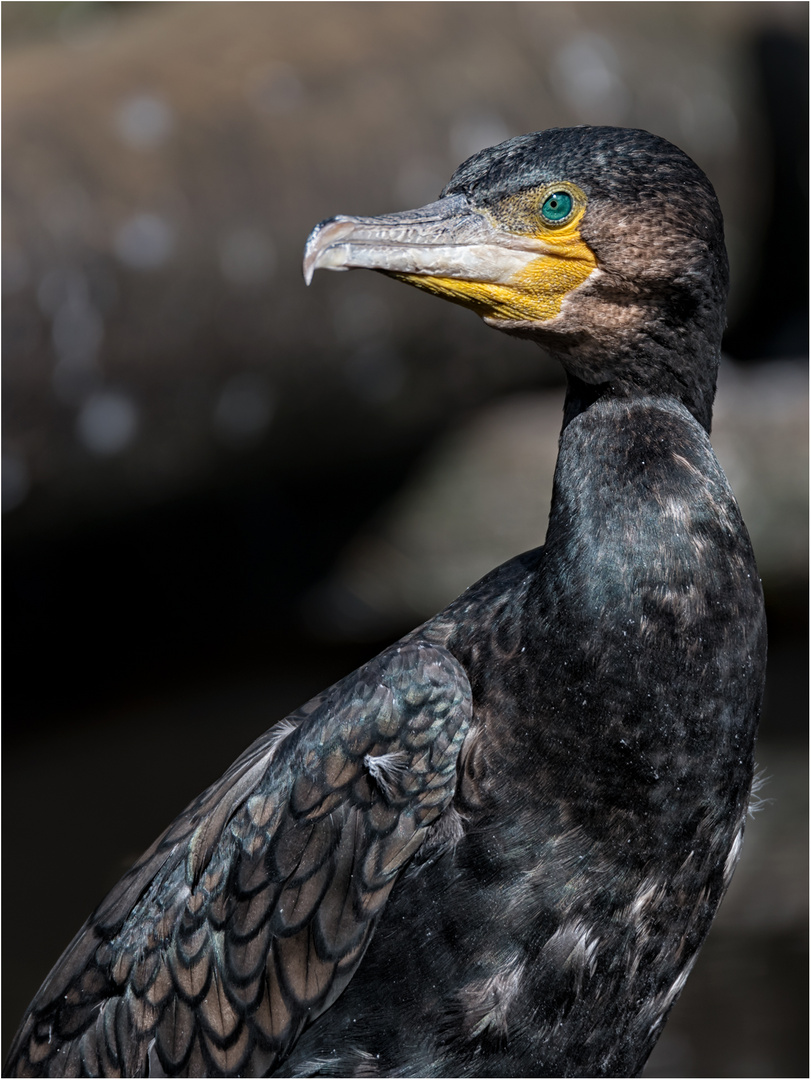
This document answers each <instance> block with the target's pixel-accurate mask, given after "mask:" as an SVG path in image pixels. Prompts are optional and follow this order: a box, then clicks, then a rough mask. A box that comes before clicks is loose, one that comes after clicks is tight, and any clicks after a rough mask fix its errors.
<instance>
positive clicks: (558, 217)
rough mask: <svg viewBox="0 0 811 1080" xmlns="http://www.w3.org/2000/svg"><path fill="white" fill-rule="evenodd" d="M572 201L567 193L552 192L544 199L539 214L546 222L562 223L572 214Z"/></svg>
mask: <svg viewBox="0 0 811 1080" xmlns="http://www.w3.org/2000/svg"><path fill="white" fill-rule="evenodd" d="M573 205H574V201H573V199H572V197H571V195H570V194H569V192H568V191H553V192H552V194H551V195H547V197H546V198H545V199H544V203H543V206H542V207H541V213H542V214H543V216H544V217H545V218H546V220H547V221H553V222H556V221H563V219H564V218H567V217H568V216H569V214H571V212H572V206H573Z"/></svg>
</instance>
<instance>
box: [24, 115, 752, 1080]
mask: <svg viewBox="0 0 811 1080" xmlns="http://www.w3.org/2000/svg"><path fill="white" fill-rule="evenodd" d="M317 266H327V267H333V268H337V269H345V268H350V267H354V266H366V267H369V268H372V269H379V270H382V271H384V272H386V273H389V274H392V275H394V276H396V277H398V278H402V279H404V280H406V281H409V282H410V283H412V284H415V285H417V286H419V287H421V288H426V289H429V290H430V291H433V292H437V293H439V294H440V295H444V296H446V297H448V298H450V299H453V300H455V301H457V302H461V303H464V304H466V305H468V306H470V307H472V308H474V310H476V311H478V312H479V313H480V314H482V315H483V317H484V318H485V319H486V320H487V321H488V322H489V323H491V324H492V325H495V326H497V327H499V328H501V329H505V330H507V331H508V332H510V333H517V334H522V335H525V336H531V337H533V338H535V339H536V340H537V341H539V342H540V343H541V344H542V345H543V346H544V347H545V348H547V349H549V350H550V351H552V352H553V353H555V354H556V355H557V356H558V357H559V358H560V360H561V362H562V363H563V365H564V367H565V369H566V372H567V376H568V381H569V386H568V392H567V396H566V404H565V409H564V426H563V431H562V434H561V439H560V454H559V459H558V466H557V471H556V474H555V486H554V495H553V501H552V510H551V514H550V520H549V529H548V533H547V537H546V544H545V546H544V547H542V548H538V549H536V550H534V551H530V552H527V553H526V554H524V555H521V556H519V557H518V558H516V559H513V560H512V561H510V562H508V563H506V564H505V565H503V566H501V567H499V568H498V569H496V570H494V571H493V572H492V573H491V574H488V575H487V577H485V578H484V579H483V580H482V581H480V582H478V583H477V584H475V585H473V586H471V588H470V589H468V590H467V592H465V593H464V594H463V595H462V596H461V597H459V599H458V600H456V601H454V602H453V603H452V604H451V605H449V607H448V608H446V610H445V611H443V612H441V613H440V614H439V615H437V616H436V617H434V618H433V619H430V620H429V621H428V622H426V623H425V624H424V625H423V626H421V627H419V628H417V629H416V630H415V631H413V632H412V633H411V634H409V635H408V636H407V637H405V638H403V639H402V640H401V641H399V642H397V643H396V644H395V645H393V646H392V647H391V648H390V649H388V650H386V651H385V652H383V653H381V654H380V655H379V656H378V657H376V658H375V659H374V660H372V661H370V662H369V663H368V664H366V665H365V666H364V667H362V668H361V669H360V670H359V671H357V672H355V673H354V674H352V675H350V676H348V677H347V678H346V679H344V680H342V681H341V682H339V683H337V684H336V685H335V686H334V687H332V688H331V689H329V690H327V691H325V692H324V693H323V694H321V695H320V696H319V697H318V698H316V699H314V700H313V701H312V702H310V703H309V704H308V705H306V706H304V708H302V709H301V710H300V711H299V712H297V713H294V714H293V715H292V716H291V717H289V718H288V719H287V720H286V721H284V722H282V724H281V725H277V726H276V727H275V728H272V729H271V730H270V731H269V732H268V733H267V734H265V735H264V736H262V737H261V738H260V739H259V740H257V742H256V743H254V745H253V746H252V747H250V748H249V750H247V751H246V753H245V754H244V755H243V756H242V757H241V758H240V759H239V760H238V761H237V762H236V763H235V764H234V765H233V766H232V768H231V769H230V770H229V771H228V772H227V773H226V774H225V776H224V777H223V778H222V779H221V780H220V781H219V782H218V783H217V784H215V785H214V786H213V787H211V788H210V789H209V790H208V791H207V792H205V793H204V794H203V795H202V796H201V797H200V799H198V800H197V802H195V803H194V804H193V805H192V806H191V807H189V809H188V810H187V811H186V812H185V813H184V814H183V815H181V817H180V818H179V819H178V820H177V821H176V822H175V823H174V824H173V825H172V826H171V827H170V829H169V830H168V832H167V833H165V834H164V835H163V837H161V838H160V839H159V840H158V841H157V843H156V844H155V845H154V846H153V847H152V848H151V849H150V851H148V852H147V853H146V855H145V856H144V857H143V859H142V860H141V862H140V863H139V864H138V865H137V866H136V867H135V868H134V869H133V870H132V871H130V873H129V874H128V875H127V876H126V877H125V878H124V879H123V881H122V882H121V883H120V884H119V885H118V886H117V887H116V889H114V890H113V892H112V893H111V894H110V896H109V897H108V898H107V899H106V900H105V901H104V902H103V903H102V905H101V906H100V908H99V909H98V910H97V911H96V912H95V914H94V915H93V916H92V917H91V919H90V920H89V922H88V923H87V925H86V926H85V927H84V928H83V929H82V930H81V931H80V932H79V934H78V935H77V937H76V938H75V939H74V941H73V943H72V944H71V945H70V947H69V948H68V950H67V951H66V953H65V954H64V955H63V957H62V959H61V960H60V961H59V963H58V964H57V966H56V967H55V968H54V970H53V972H52V973H51V975H50V976H49V978H48V980H47V981H46V983H45V984H44V986H43V987H42V989H41V990H40V992H39V994H38V995H37V997H36V998H35V1000H34V1002H33V1004H32V1005H31V1008H30V1010H29V1012H28V1014H27V1015H26V1017H25V1019H24V1021H23V1025H22V1027H21V1029H20V1032H19V1034H18V1036H17V1038H16V1040H15V1042H14V1045H13V1047H12V1050H11V1054H10V1057H9V1059H8V1062H7V1065H6V1069H7V1073H8V1074H9V1075H11V1074H15V1075H17V1074H19V1075H27V1074H31V1075H34V1074H42V1075H46V1074H47V1075H61V1074H62V1073H65V1074H66V1075H74V1074H79V1073H82V1072H84V1073H85V1074H88V1073H89V1074H102V1075H112V1074H114V1073H116V1072H123V1073H125V1074H127V1075H146V1074H147V1073H149V1075H166V1074H169V1075H192V1076H201V1075H204V1074H207V1075H223V1074H231V1075H246V1076H253V1075H258V1074H260V1073H271V1074H274V1075H281V1076H304V1075H327V1076H343V1075H364V1076H372V1075H398V1076H461V1075H469V1076H510V1075H516V1076H519V1075H521V1076H567V1075H574V1076H602V1075H618V1076H629V1075H634V1074H636V1073H637V1072H638V1071H639V1070H641V1068H642V1066H643V1065H644V1063H645V1060H646V1058H647V1056H648V1054H649V1053H650V1050H651V1048H652V1047H653V1044H654V1042H655V1041H656V1038H657V1037H658V1035H659V1033H660V1031H661V1028H662V1024H663V1021H664V1019H665V1016H666V1014H667V1012H668V1010H669V1008H670V1006H671V1005H672V1004H673V1002H674V1001H675V999H676V997H677V996H678V994H679V992H680V990H681V988H682V986H683V985H684V982H685V979H686V978H687V974H688V972H689V970H690V968H691V966H692V964H693V962H694V960H695V958H696V955H697V950H698V948H699V946H700V945H701V942H702V940H703V939H704V937H705V935H706V933H707V931H708V929H709V927H710V923H711V921H712V918H713V916H714V914H715V911H716V908H717V906H718V904H719V902H720V900H721V898H722V896H723V894H724V891H725V889H726V888H727V886H728V884H729V881H730V877H731V875H732V871H733V869H734V867H735V863H736V861H737V858H738V854H739V852H740V847H741V840H742V835H743V827H744V818H745V815H746V809H747V801H748V798H749V793H750V787H751V782H752V772H753V757H752V755H753V744H754V738H755V730H756V726H757V717H758V711H759V707H760V699H761V693H762V686H763V672H764V663H765V626H764V617H763V604H762V597H761V590H760V583H759V580H758V576H757V571H756V568H755V563H754V558H753V556H752V552H751V548H750V545H749V540H748V537H747V534H746V529H745V528H744V525H743V522H742V521H741V518H740V514H739V512H738V508H737V506H736V504H735V500H734V498H733V496H732V493H731V491H730V489H729V486H728V484H727V482H726V479H725V477H724V474H723V472H722V471H721V468H720V467H719V465H718V463H717V461H716V459H715V456H714V454H713V452H712V448H711V446H710V443H709V438H708V432H709V427H710V418H711V411H712V401H713V396H714V392H715V378H716V371H717V366H718V359H719V350H720V339H721V332H722V328H723V324H724V304H725V299H726V289H727V264H726V255H725V250H724V244H723V227H722V220H721V214H720V210H719V208H718V204H717V202H716V199H715V195H714V193H713V191H712V188H711V186H710V184H709V182H708V181H707V179H706V177H705V176H704V175H703V173H702V172H701V171H700V170H699V169H698V168H697V167H696V166H695V165H694V164H693V163H692V162H691V161H690V160H689V159H688V158H687V157H686V156H685V155H684V154H683V153H681V151H679V150H677V149H676V148H675V147H673V146H671V145H670V144H669V143H667V142H665V141H664V140H662V139H659V138H656V137H654V136H652V135H649V134H647V133H646V132H641V131H624V130H620V129H613V128H576V129H572V130H556V131H548V132H541V133H538V134H534V135H526V136H523V137H521V138H517V139H512V140H510V141H509V142H507V143H504V144H502V145H501V146H497V147H494V148H492V149H489V150H485V151H483V152H482V153H480V154H477V155H476V156H475V157H473V158H471V159H470V160H469V161H467V162H466V163H465V164H464V165H462V166H461V167H460V168H459V169H458V170H457V172H456V174H455V175H454V177H453V179H452V180H451V182H450V184H449V185H448V186H447V187H446V189H445V191H444V192H443V196H442V198H441V199H440V201H439V202H438V203H435V204H433V205H432V206H430V207H426V208H423V209H422V210H419V211H414V212H412V213H409V214H402V215H390V216H386V217H382V218H368V219H362V218H336V219H331V221H329V222H325V223H323V224H322V225H321V226H319V227H318V228H317V229H316V230H315V231H314V233H313V236H312V237H311V238H310V241H309V243H308V249H307V254H306V260H305V268H306V273H307V274H308V276H309V275H311V274H312V272H313V269H314V268H315V267H317Z"/></svg>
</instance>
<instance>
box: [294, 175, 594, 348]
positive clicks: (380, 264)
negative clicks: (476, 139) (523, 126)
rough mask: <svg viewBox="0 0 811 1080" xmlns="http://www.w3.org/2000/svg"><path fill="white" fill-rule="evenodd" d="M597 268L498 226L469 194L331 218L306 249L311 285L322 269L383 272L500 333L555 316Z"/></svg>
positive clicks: (306, 272)
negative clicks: (579, 264)
mask: <svg viewBox="0 0 811 1080" xmlns="http://www.w3.org/2000/svg"><path fill="white" fill-rule="evenodd" d="M594 265H595V264H594V263H593V262H591V263H590V264H589V266H588V267H587V268H585V269H579V270H575V268H574V266H573V260H572V259H571V257H570V256H569V255H568V253H566V254H565V257H564V253H563V252H562V251H561V250H560V249H559V248H558V247H556V246H555V245H554V244H552V243H546V242H545V241H544V240H543V239H541V237H539V236H536V235H532V234H531V233H515V232H510V231H508V230H507V229H504V228H500V227H499V225H498V223H497V222H496V221H495V219H494V217H493V216H492V215H491V214H490V213H489V212H488V211H482V210H479V209H477V208H475V207H473V206H471V204H470V203H469V202H468V200H467V198H466V196H465V195H450V196H447V197H446V198H444V199H439V200H438V201H437V202H434V203H430V204H429V205H428V206H423V207H421V208H420V209H418V210H408V211H405V212H403V213H399V214H383V215H381V216H380V217H346V216H343V215H340V216H338V217H334V218H330V219H328V220H327V221H323V222H321V224H320V225H316V227H315V228H314V229H313V231H312V233H310V236H309V238H308V240H307V245H306V247H305V249H304V279H305V281H306V282H307V284H308V285H309V283H310V282H311V280H312V277H313V274H314V272H315V271H316V270H318V269H325V270H354V269H367V270H378V271H380V272H382V273H384V274H389V275H391V276H393V277H396V278H399V279H400V280H401V281H406V282H408V283H409V284H410V285H416V286H417V287H418V288H421V289H426V290H428V291H429V292H433V293H436V294H437V295H439V296H443V297H445V298H446V299H448V300H453V301H455V302H456V303H460V304H463V305H465V306H466V307H470V308H472V309H473V310H474V311H476V312H477V313H478V314H479V315H481V316H482V317H483V318H484V319H485V321H486V322H487V323H489V324H490V325H494V326H499V327H502V328H506V327H507V325H508V324H509V325H510V326H512V325H514V324H519V323H520V324H521V325H523V324H525V323H527V322H533V323H534V322H537V321H546V320H548V319H549V318H553V317H554V316H555V315H556V314H557V313H558V312H559V310H560V304H561V302H562V299H563V296H564V295H565V294H566V293H567V292H568V291H570V289H571V288H572V287H573V285H577V284H580V283H581V282H582V281H583V280H584V279H585V277H587V276H588V274H589V273H590V272H591V270H592V269H593V268H594ZM573 272H575V274H576V276H575V277H573V276H572V274H573Z"/></svg>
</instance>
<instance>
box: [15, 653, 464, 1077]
mask: <svg viewBox="0 0 811 1080" xmlns="http://www.w3.org/2000/svg"><path fill="white" fill-rule="evenodd" d="M470 697H471V695H470V686H469V684H468V680H467V676H466V675H465V673H464V670H463V669H462V668H461V666H460V665H459V663H458V662H457V661H456V660H455V659H454V657H453V656H451V654H450V653H448V652H447V651H446V650H444V649H442V648H440V647H437V646H434V645H430V644H428V643H427V642H421V641H418V640H409V641H407V642H405V643H401V644H400V645H398V646H395V647H393V648H392V649H390V650H388V651H387V652H385V653H383V654H381V655H380V656H379V657H377V658H376V659H375V660H373V661H371V662H370V663H369V664H367V665H365V667H364V668H362V669H360V671H359V672H357V673H355V675H354V676H350V677H349V678H347V679H344V680H342V681H341V682H339V683H337V684H336V685H335V686H333V687H332V688H331V689H330V690H327V691H325V692H324V693H323V694H320V695H319V696H318V697H317V698H314V699H313V700H312V701H311V702H309V703H308V704H307V705H305V706H304V707H303V708H302V709H300V710H298V712H296V713H294V714H292V715H291V716H290V717H288V719H287V720H285V721H283V722H282V724H281V725H277V726H276V727H275V728H272V729H271V730H270V731H269V732H268V733H266V734H265V735H264V736H262V738H260V739H258V740H257V741H256V742H255V743H254V744H253V745H252V746H251V747H249V748H248V750H246V751H245V753H244V754H243V755H242V756H241V757H240V758H239V759H238V760H237V761H236V762H235V763H234V764H233V765H232V766H231V768H230V769H229V770H228V771H227V772H226V773H225V775H224V776H223V777H222V778H221V779H220V780H219V781H218V782H217V783H216V784H214V785H212V787H210V788H209V789H208V790H207V791H205V792H203V794H202V795H201V796H200V797H199V798H198V799H196V800H195V801H194V802H193V803H192V804H191V805H190V806H189V807H188V808H187V810H186V811H185V812H184V813H183V814H181V815H180V817H179V818H178V819H177V820H176V821H175V822H173V823H172V825H170V826H169V828H168V829H167V830H166V832H164V833H163V835H162V836H161V837H159V838H158V840H157V841H156V842H155V843H154V844H153V845H152V847H151V848H150V849H149V850H148V851H147V852H146V853H145V855H144V856H143V857H142V858H141V859H140V860H139V861H138V863H137V864H136V865H135V866H134V867H133V868H132V870H131V871H130V872H129V873H128V874H127V875H126V876H125V877H124V878H123V879H122V881H121V882H120V883H119V885H118V886H117V887H116V888H115V889H114V890H113V891H112V892H111V893H110V895H109V896H108V897H107V898H106V899H105V900H104V901H103V902H102V904H101V905H100V906H99V908H98V909H97V911H96V912H95V913H94V915H93V916H91V918H90V920H89V921H88V923H87V924H86V925H85V927H84V928H83V929H82V930H81V931H80V932H79V934H78V935H77V936H76V938H75V939H74V941H73V942H72V943H71V945H70V946H69V947H68V949H67V950H66V951H65V953H64V954H63V956H62V958H61V960H60V961H59V963H58V964H57V966H56V967H55V969H54V971H53V972H52V973H51V975H50V976H49V977H48V979H47V980H46V982H45V983H44V984H43V987H42V989H41V990H40V992H39V994H38V995H37V997H36V998H35V1000H34V1002H33V1004H32V1006H31V1008H30V1010H29V1012H28V1014H27V1016H26V1019H25V1021H24V1024H23V1026H22V1028H21V1030H20V1032H19V1033H18V1036H17V1039H16V1040H15V1042H14V1044H13V1046H12V1050H11V1053H10V1056H9V1060H8V1062H7V1064H6V1070H7V1075H28V1074H30V1075H58V1074H59V1073H60V1072H61V1071H67V1072H71V1073H78V1072H82V1071H84V1072H85V1073H92V1074H94V1075H103V1076H112V1075H120V1074H122V1073H123V1074H126V1075H146V1074H147V1073H148V1072H150V1070H151V1072H152V1073H153V1074H154V1073H155V1072H164V1073H165V1074H166V1075H168V1076H181V1075H186V1076H204V1075H211V1076H218V1075H225V1074H230V1075H233V1074H235V1073H239V1074H243V1075H257V1074H259V1073H265V1072H267V1071H268V1070H271V1069H273V1068H275V1067H276V1066H277V1065H278V1064H279V1063H280V1062H281V1061H283V1060H284V1058H285V1056H286V1055H287V1054H288V1053H289V1051H290V1050H291V1048H292V1047H293V1045H294V1043H295V1040H296V1039H297V1038H298V1036H299V1035H300V1033H301V1032H302V1031H303V1029H304V1028H305V1027H306V1026H307V1025H308V1024H309V1023H312V1022H313V1020H314V1019H316V1018H317V1017H318V1016H319V1015H320V1013H321V1012H323V1011H324V1010H325V1009H327V1008H329V1006H330V1005H331V1004H332V1002H333V1001H334V1000H335V999H336V998H337V997H338V995H339V994H340V993H341V992H342V991H343V989H344V988H345V987H346V985H347V983H348V982H349V980H350V979H351V978H352V976H353V975H354V973H355V970H356V969H357V967H358V965H359V964H360V962H361V960H362V957H363V954H364V951H365V949H366V947H367V945H368V943H369V940H370V939H371V936H372V934H373V933H374V929H375V926H376V922H377V919H378V916H379V914H380V912H381V911H382V909H383V906H384V905H385V903H386V900H387V899H388V896H389V894H390V892H391V890H392V888H394V887H395V886H396V882H397V878H398V876H399V874H400V873H401V871H402V870H403V868H404V867H405V865H406V864H407V862H408V861H409V859H410V858H411V857H412V855H413V854H414V853H415V852H416V851H417V850H418V848H419V847H420V845H421V844H422V842H423V839H424V837H425V833H426V829H427V828H428V826H430V825H431V824H433V822H434V821H435V820H436V819H437V818H438V817H439V815H440V814H441V813H442V812H443V811H444V810H445V809H446V808H447V807H448V805H449V804H450V802H451V799H452V798H453V794H454V791H455V787H456V768H457V759H458V757H459V754H460V750H461V747H462V743H463V741H464V738H465V735H466V733H467V730H468V726H469V720H470V715H471V700H470Z"/></svg>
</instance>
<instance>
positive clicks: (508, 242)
mask: <svg viewBox="0 0 811 1080" xmlns="http://www.w3.org/2000/svg"><path fill="white" fill-rule="evenodd" d="M319 267H323V268H326V269H331V270H350V269H355V268H367V269H372V270H378V271H381V272H382V273H385V274H388V275H390V276H392V277H396V278H399V279H400V280H401V281H406V282H408V283H409V284H411V285H415V286H417V287H418V288H420V289H425V290H427V291H429V292H433V293H436V294H437V295H438V296H444V297H445V298H446V299H448V300H453V301H454V302H456V303H459V304H463V305H465V306H466V307H470V308H472V309H473V310H474V311H475V312H476V313H477V314H479V315H481V317H482V318H483V319H484V321H485V322H486V323H488V324H489V325H490V326H494V327H496V328H498V329H500V330H505V331H507V332H509V333H513V334H519V335H521V336H524V337H531V338H533V339H535V340H537V341H538V342H539V343H540V344H542V345H543V346H544V347H545V348H547V349H548V350H549V351H550V352H553V353H554V354H556V355H557V356H558V357H559V358H560V360H561V361H562V362H563V365H564V367H565V368H566V370H567V372H568V373H569V376H570V378H571V379H573V380H574V381H576V382H577V383H578V384H584V385H585V386H586V387H587V388H588V387H593V388H595V390H596V388H598V387H603V386H609V385H610V386H611V387H613V389H614V390H615V392H619V393H622V392H623V391H625V390H627V391H629V392H634V393H639V392H654V390H655V392H657V393H672V394H674V395H675V396H677V397H679V398H680V400H682V401H684V403H685V404H686V405H687V407H688V408H690V409H691V410H692V411H693V412H694V414H695V415H696V416H697V418H698V419H699V420H700V421H701V422H702V423H703V424H704V426H705V427H709V418H710V410H711V407H712V397H713V394H714V386H715V376H716V372H717V364H718V357H719V353H720V341H721V333H722V331H723V326H724V320H725V301H726V294H727V286H728V272H727V260H726V250H725V248H724V239H723V221H722V217H721V211H720V208H719V206H718V201H717V199H716V197H715V193H714V191H713V189H712V185H711V184H710V182H709V180H708V179H707V178H706V176H705V175H704V173H703V172H702V171H701V170H700V169H699V168H698V166H696V165H695V164H694V163H693V162H692V161H691V160H690V158H688V157H687V155H686V154H684V153H683V152H682V151H681V150H679V149H678V148H677V147H675V146H673V145H672V144H671V143H669V142H667V141H666V140H665V139H662V138H659V137H657V136H655V135H651V134H649V133H648V132H645V131H636V130H628V129H624V128H608V127H580V128H560V129H552V130H550V131H542V132H537V133H534V134H531V135H522V136H519V137H518V138H514V139H509V140H508V141H507V142H504V143H501V144H499V145H498V146H494V147H491V148H490V149H487V150H482V151H481V152H480V153H478V154H476V155H474V156H473V157H472V158H470V159H469V160H468V161H466V162H465V163H464V164H463V165H461V166H460V167H459V168H458V169H457V170H456V172H455V173H454V175H453V177H452V178H451V180H450V182H449V183H448V185H447V186H446V187H445V189H444V191H443V192H442V194H441V196H440V198H439V200H438V201H437V202H435V203H431V204H430V205H428V206H425V207H422V208H421V209H419V210H412V211H407V212H404V213H397V214H386V215H383V216H380V217H371V218H363V217H345V216H339V217H334V218H330V219H329V220H328V221H324V222H322V223H321V224H320V225H318V226H317V227H316V228H315V229H314V230H313V232H312V234H311V235H310V237H309V239H308V241H307V247H306V250H305V257H304V274H305V278H306V280H307V281H308V282H309V281H310V280H311V278H312V275H313V272H314V271H315V270H316V269H317V268H319Z"/></svg>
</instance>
